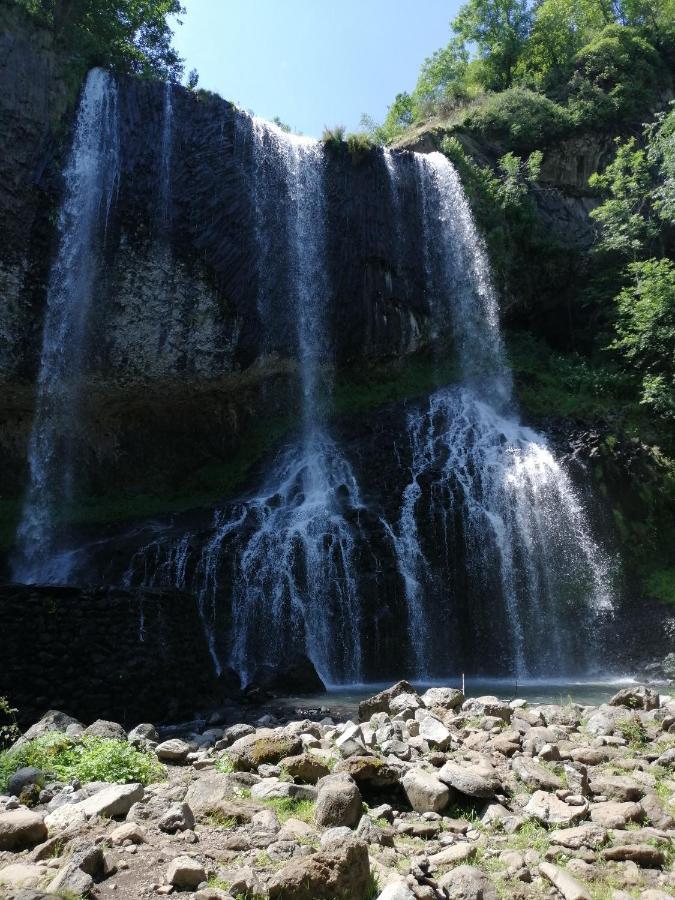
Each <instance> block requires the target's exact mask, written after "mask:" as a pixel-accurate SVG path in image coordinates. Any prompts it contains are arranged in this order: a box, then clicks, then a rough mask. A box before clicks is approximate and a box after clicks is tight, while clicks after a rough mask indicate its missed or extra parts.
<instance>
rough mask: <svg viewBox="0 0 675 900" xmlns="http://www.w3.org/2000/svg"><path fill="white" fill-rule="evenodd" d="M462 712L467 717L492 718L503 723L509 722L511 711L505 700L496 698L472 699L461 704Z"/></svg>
mask: <svg viewBox="0 0 675 900" xmlns="http://www.w3.org/2000/svg"><path fill="white" fill-rule="evenodd" d="M462 712H464V713H466V714H467V715H468V716H493V717H494V718H496V719H502V721H504V722H507V723H508V722H510V721H511V714H512V710H511V707H510V706H509V704H508V703H507V702H506V700H499V699H498V698H497V697H492V696H486V697H473V698H472V699H470V700H466V701H465V702H464V703H463V704H462Z"/></svg>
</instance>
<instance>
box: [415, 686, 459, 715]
mask: <svg viewBox="0 0 675 900" xmlns="http://www.w3.org/2000/svg"><path fill="white" fill-rule="evenodd" d="M420 699H421V700H422V703H423V704H424V705H425V706H426V708H427V709H446V710H456V709H458V708H459V707H460V706H461V705H462V703H464V694H463V693H462V692H461V691H460V690H457V688H446V687H432V688H429V690H428V691H425V692H424V693H423V694H422V697H421V698H420Z"/></svg>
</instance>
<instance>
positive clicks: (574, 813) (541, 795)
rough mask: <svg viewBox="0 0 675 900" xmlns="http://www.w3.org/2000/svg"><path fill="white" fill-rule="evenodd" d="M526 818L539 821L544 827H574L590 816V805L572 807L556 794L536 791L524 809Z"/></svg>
mask: <svg viewBox="0 0 675 900" xmlns="http://www.w3.org/2000/svg"><path fill="white" fill-rule="evenodd" d="M524 813H525V815H526V816H529V818H531V819H537V821H539V822H542V823H543V824H544V825H573V824H574V823H575V822H580V821H581V820H582V819H585V818H586V816H587V815H588V804H587V803H584V804H583V806H570V805H569V804H567V803H564V802H563V801H562V800H558V798H557V797H556V796H555V795H554V794H547V793H546V791H535V792H534V794H533V795H532V796H531V797H530V800H529V802H528V804H527V806H526V807H525V809H524Z"/></svg>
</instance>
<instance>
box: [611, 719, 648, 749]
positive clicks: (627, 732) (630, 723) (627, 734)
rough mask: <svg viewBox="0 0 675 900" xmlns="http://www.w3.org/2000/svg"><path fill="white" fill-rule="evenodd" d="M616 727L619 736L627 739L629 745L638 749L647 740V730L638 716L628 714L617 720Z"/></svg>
mask: <svg viewBox="0 0 675 900" xmlns="http://www.w3.org/2000/svg"><path fill="white" fill-rule="evenodd" d="M617 728H618V729H619V731H620V733H621V737H622V738H623V739H624V740H625V741H628V743H629V744H630V746H631V747H633V748H635V749H639V748H640V747H642V746H644V744H645V743H646V741H647V730H646V729H645V726H644V725H643V723H642V720H641V719H640V718H639V717H638V716H630V717H629V718H627V719H622V720H621V721H620V722H617Z"/></svg>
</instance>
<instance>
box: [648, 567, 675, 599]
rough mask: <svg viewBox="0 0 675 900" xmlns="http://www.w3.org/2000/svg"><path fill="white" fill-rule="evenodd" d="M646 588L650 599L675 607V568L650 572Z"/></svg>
mask: <svg viewBox="0 0 675 900" xmlns="http://www.w3.org/2000/svg"><path fill="white" fill-rule="evenodd" d="M645 587H646V590H647V594H648V595H649V596H650V597H653V598H654V599H655V600H660V601H661V603H670V604H672V605H673V606H675V568H670V569H656V570H655V571H652V572H649V574H648V575H647V578H646V582H645Z"/></svg>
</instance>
